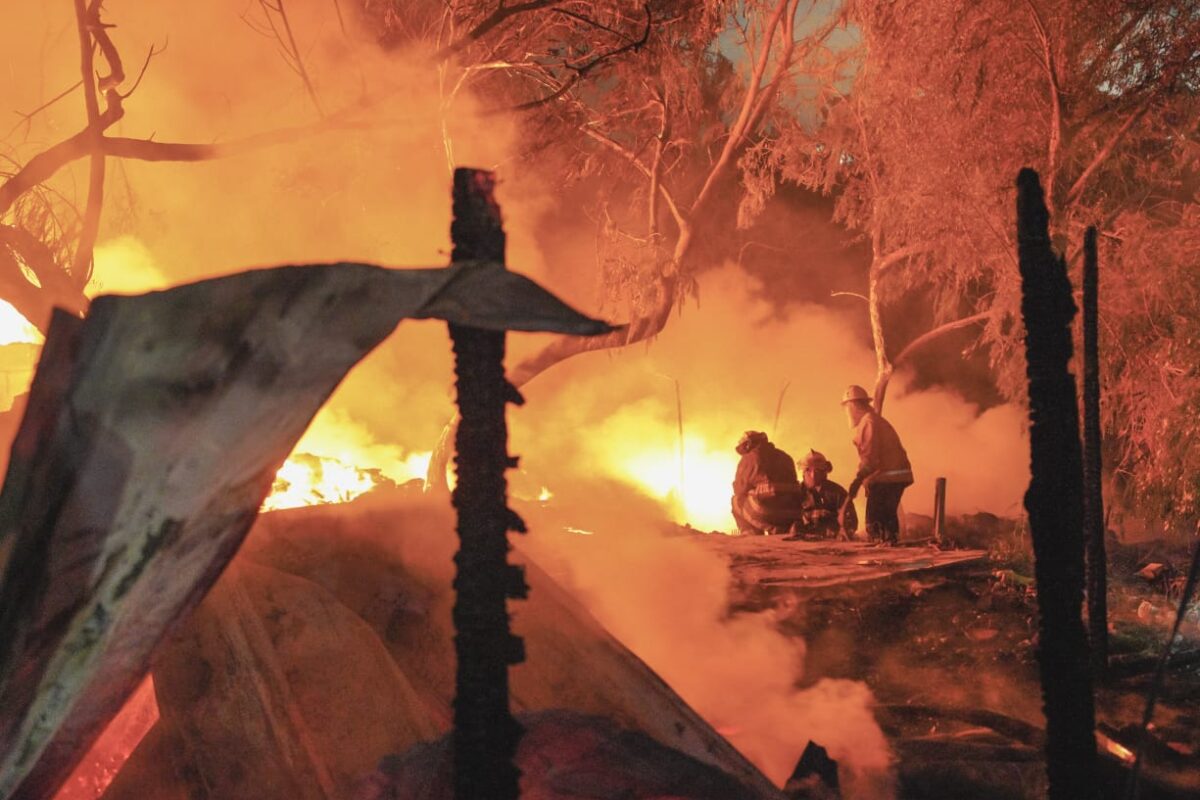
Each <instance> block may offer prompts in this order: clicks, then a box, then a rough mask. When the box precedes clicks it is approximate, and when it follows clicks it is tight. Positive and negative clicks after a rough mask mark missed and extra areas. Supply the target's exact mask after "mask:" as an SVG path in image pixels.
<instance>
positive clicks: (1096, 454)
mask: <svg viewBox="0 0 1200 800" xmlns="http://www.w3.org/2000/svg"><path fill="white" fill-rule="evenodd" d="M1098 283H1099V267H1098V260H1097V258H1096V229H1095V228H1094V227H1090V228H1088V229H1087V232H1086V233H1085V234H1084V236H1083V530H1084V537H1085V539H1086V542H1087V608H1088V634H1089V638H1090V640H1091V645H1092V670H1093V672H1095V674H1096V676H1097V678H1101V677H1103V676H1104V674H1105V673H1106V672H1107V671H1108V557H1107V555H1106V554H1105V551H1104V493H1103V482H1102V480H1101V470H1102V469H1103V461H1102V457H1101V453H1100V345H1099V332H1098V327H1097V326H1098V323H1099V313H1100V309H1099V303H1098V302H1097V286H1098Z"/></svg>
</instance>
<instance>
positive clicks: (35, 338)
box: [0, 300, 43, 345]
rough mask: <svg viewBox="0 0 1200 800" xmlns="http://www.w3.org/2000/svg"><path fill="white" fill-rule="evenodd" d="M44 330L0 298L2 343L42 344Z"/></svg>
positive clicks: (0, 342) (0, 336) (0, 339)
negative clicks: (39, 328)
mask: <svg viewBox="0 0 1200 800" xmlns="http://www.w3.org/2000/svg"><path fill="white" fill-rule="evenodd" d="M42 341H43V337H42V332H41V331H39V330H38V329H37V328H36V327H35V326H34V325H33V323H32V322H30V321H29V320H27V319H25V317H24V316H22V314H21V312H20V311H17V309H15V308H13V306H12V304H11V303H9V302H7V301H5V300H0V345H6V344H41V343H42Z"/></svg>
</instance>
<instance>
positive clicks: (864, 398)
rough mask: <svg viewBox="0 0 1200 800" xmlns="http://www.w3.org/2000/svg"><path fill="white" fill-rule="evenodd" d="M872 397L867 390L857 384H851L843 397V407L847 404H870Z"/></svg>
mask: <svg viewBox="0 0 1200 800" xmlns="http://www.w3.org/2000/svg"><path fill="white" fill-rule="evenodd" d="M870 402H871V395H869V394H867V390H866V389H864V388H863V387H861V386H859V385H857V384H851V385H850V386H848V387H847V388H846V393H845V394H843V395H842V405H846V403H870Z"/></svg>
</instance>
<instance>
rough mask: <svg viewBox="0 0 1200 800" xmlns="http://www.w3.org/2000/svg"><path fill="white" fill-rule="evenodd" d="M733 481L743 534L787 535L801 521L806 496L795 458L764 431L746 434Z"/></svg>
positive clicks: (736, 516)
mask: <svg viewBox="0 0 1200 800" xmlns="http://www.w3.org/2000/svg"><path fill="white" fill-rule="evenodd" d="M735 449H736V450H737V452H738V455H740V456H741V457H742V459H741V461H739V462H738V467H737V474H736V475H735V476H734V479H733V519H734V521H735V522H736V523H737V527H738V532H739V533H743V534H772V533H786V532H788V531H790V530H792V529H793V527H794V526H796V525H797V524H798V523H799V521H800V514H801V501H802V500H803V494H802V492H801V489H800V481H799V480H797V478H796V465H795V463H794V462H793V461H792V457H791V456H789V455H788V454H787V453H785V452H783V451H782V450H780V449H779V448H778V447H776V446H775V445H773V444H771V442H770V441H768V440H767V435H766V434H765V433H763V432H761V431H746V432H745V433H744V434H743V435H742V438H741V440H740V441H739V442H738V443H737V447H736V448H735Z"/></svg>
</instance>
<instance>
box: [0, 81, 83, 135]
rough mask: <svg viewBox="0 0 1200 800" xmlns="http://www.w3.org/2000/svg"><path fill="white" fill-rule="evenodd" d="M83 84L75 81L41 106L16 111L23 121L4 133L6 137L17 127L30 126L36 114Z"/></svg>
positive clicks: (14, 131) (15, 130)
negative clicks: (25, 110) (28, 110)
mask: <svg viewBox="0 0 1200 800" xmlns="http://www.w3.org/2000/svg"><path fill="white" fill-rule="evenodd" d="M82 85H83V81H75V83H73V84H71V85H70V86H68V87H67V88H66V89H63V90H62V91H61V92H59V93H58V94H56V95H55V96H54V97H52V98H50V99H49V100H47V101H46V102H44V103H42V104H41V105H40V106H38V107H37V108H35V109H34V110H33V111H30V112H29V113H24V112H21V111H17V112H15V113H16V114H17V116H19V117H20V118H21V121H20V122H18V123H17V124H16V125H14V126H13V127H12V128H11V129H10V130H9V132H8V133H6V134H5V135H4V138H5V139H7V138H8V137H10V136H12V135H13V134H14V133H16V132H17V129H18V128H20V127H21V126H22V125H26V126H28V125H29V123H30V121H32V120H33V118H34V117H35V116H37V115H38V114H40V113H41V112H43V111H45V110H46V109H47V108H49V107H50V106H52V105H54V104H55V103H57V102H58V101H59V100H62V99H63V98H64V97H66V96H67V95H69V94H70V93H71V92H73V91H75V90H76V89H78V88H79V87H80V86H82Z"/></svg>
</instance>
